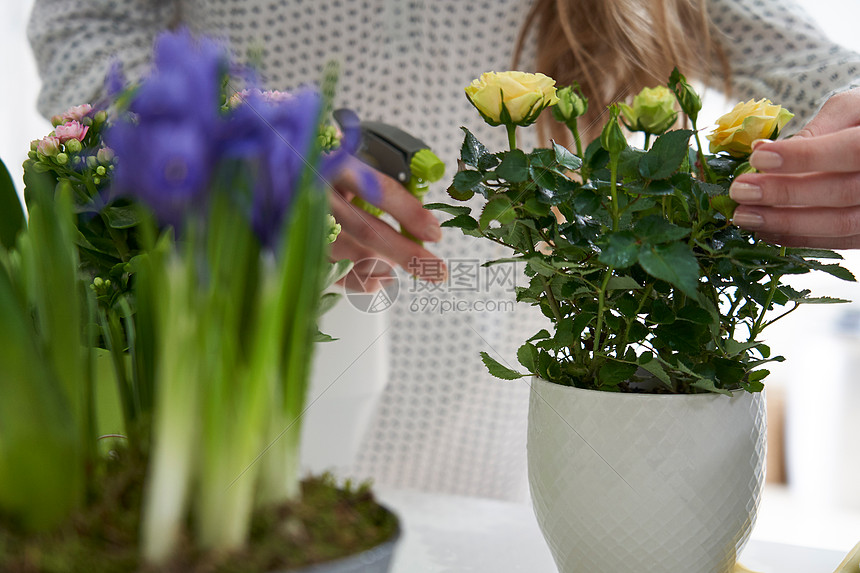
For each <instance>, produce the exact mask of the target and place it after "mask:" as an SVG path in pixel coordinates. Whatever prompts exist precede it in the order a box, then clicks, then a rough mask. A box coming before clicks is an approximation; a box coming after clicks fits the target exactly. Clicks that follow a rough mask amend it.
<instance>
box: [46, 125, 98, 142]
mask: <svg viewBox="0 0 860 573" xmlns="http://www.w3.org/2000/svg"><path fill="white" fill-rule="evenodd" d="M89 129H90V128H89V127H88V126H86V125H82V124H81V123H80V122H78V121H74V120H72V121H67V122H66V123H64V124H63V125H58V126H57V127H56V128H55V129H54V135H56V136H57V137H58V138H59V139H60V143H65V142H67V141H68V140H70V139H77V140H78V141H81V140H82V139H83V138H84V137H85V136H86V135H87V131H89Z"/></svg>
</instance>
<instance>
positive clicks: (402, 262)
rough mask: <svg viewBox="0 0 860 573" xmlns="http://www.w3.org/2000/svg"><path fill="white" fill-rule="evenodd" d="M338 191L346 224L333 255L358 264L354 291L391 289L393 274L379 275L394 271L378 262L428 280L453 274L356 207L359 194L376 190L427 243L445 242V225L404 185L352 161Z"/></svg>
mask: <svg viewBox="0 0 860 573" xmlns="http://www.w3.org/2000/svg"><path fill="white" fill-rule="evenodd" d="M332 187H333V189H334V190H333V191H332V192H331V193H330V203H331V211H332V215H334V218H335V220H337V222H338V223H340V225H341V233H340V235H338V237H337V240H336V241H335V242H334V243H333V244H332V257H333V258H334V259H335V260H339V259H350V260H352V261H354V262H356V263H357V264H356V266H355V267H354V268H353V271H352V272H351V273H350V274H351V275H353V274H354V275H356V276H350V280H349V285H350V287H352V286H353V285H355V284H361V285H362V286H363V290H364V291H365V292H372V291H375V290H378V289H380V288H382V287H383V286H385V283H386V282H387V281H388V280H390V279H391V275H389V274H387V273H386V274H378V273H379V272H380V271H383V272H384V271H387V270H389V269H388V268H387V267H386V265H380V264H376V263H377V262H378V261H377V259H383V260H384V261H387V262H389V263H391V264H392V265H399V266H401V267H403V268H404V269H407V270H408V271H409V273H410V274H416V275H417V276H419V278H422V279H425V280H429V281H433V282H441V281H444V280H445V278H446V276H447V271H446V269H445V265H444V263H442V261H441V259H439V258H438V257H436V255H434V254H433V253H431V252H430V251H428V250H427V249H425V248H423V247H421V246H420V245H418V244H417V243H415V242H414V241H411V240H410V239H407V238H406V237H404V236H403V235H401V234H400V232H399V231H398V230H396V229H394V228H393V227H391V225H389V224H388V223H385V222H384V221H382V220H381V219H379V218H378V217H374V216H373V215H371V214H370V213H368V212H367V211H365V210H364V209H361V208H360V207H356V206H355V205H353V204H352V203H351V200H352V198H353V197H355V196H356V195H358V196H360V197H363V198H365V199H368V198H369V197H368V195H369V194H370V193H368V191H367V188H368V187H376V191H377V192H376V193H372V194H373V195H374V196H375V198H374V201H373V203H374V204H375V205H376V206H377V207H379V208H380V209H382V210H383V211H385V212H386V213H388V214H390V215H391V216H392V217H394V219H396V220H397V221H398V222H399V223H400V224H401V225H403V227H404V228H406V230H408V231H409V232H410V233H412V234H413V235H414V236H415V237H418V238H419V239H421V240H424V241H434V242H435V241H438V240H440V239H441V238H442V229H441V227H440V226H439V221H437V220H436V217H434V216H433V214H432V213H431V212H430V211H428V210H426V209H424V208H423V207H422V205H421V202H420V201H418V199H416V198H415V197H413V196H412V195H411V194H410V193H409V192H408V191H407V190H406V188H404V187H403V185H401V184H400V183H398V182H397V181H395V180H394V179H392V178H391V177H388V176H387V175H383V174H382V173H380V172H378V171H376V170H374V169H372V168H370V167H368V166H367V165H365V164H364V163H362V162H360V161H358V160H357V159H352V160H350V162H349V164H348V166H347V167H346V168H345V169H343V170H342V171H341V173H340V176H339V177H338V178H337V179H336V180H335V181H333V182H332ZM356 279H357V280H356Z"/></svg>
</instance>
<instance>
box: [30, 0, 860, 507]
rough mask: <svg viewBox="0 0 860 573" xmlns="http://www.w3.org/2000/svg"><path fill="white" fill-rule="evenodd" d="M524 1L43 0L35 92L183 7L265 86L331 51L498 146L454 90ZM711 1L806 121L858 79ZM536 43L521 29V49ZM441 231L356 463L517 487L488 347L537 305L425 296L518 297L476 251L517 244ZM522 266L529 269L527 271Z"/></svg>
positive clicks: (735, 42)
mask: <svg viewBox="0 0 860 573" xmlns="http://www.w3.org/2000/svg"><path fill="white" fill-rule="evenodd" d="M529 5H530V2H529V1H528V0H473V1H469V2H463V1H462V0H434V1H429V0H180V1H171V0H161V1H157V0H90V1H88V2H81V1H80V0H36V3H35V8H34V11H33V16H32V19H31V23H30V28H29V35H30V38H31V42H32V44H33V46H34V51H35V54H36V58H37V60H38V63H39V66H40V69H41V73H42V76H43V78H44V80H45V83H44V87H43V90H42V93H41V96H40V98H39V102H38V105H39V109H40V111H41V112H42V113H43V114H44V115H46V116H51V115H52V114H56V113H58V112H60V111H62V110H63V109H65V108H66V107H68V106H69V105H72V104H76V103H80V102H84V101H92V100H94V99H95V98H97V96H98V92H99V89H100V86H101V85H102V80H103V77H104V73H105V71H106V69H107V68H108V65H109V63H110V61H111V59H113V58H117V57H118V58H119V59H121V60H122V61H123V63H124V65H125V69H126V72H127V74H128V75H129V76H130V77H131V78H132V79H134V78H137V77H139V76H140V75H141V74H142V73H144V72H145V70H146V67H147V56H148V54H149V49H150V48H149V47H150V45H151V42H152V40H153V38H154V37H155V35H156V34H157V33H158V32H159V31H161V30H163V29H165V28H167V27H169V26H171V25H175V24H176V23H178V22H182V23H185V24H186V25H188V26H189V27H191V29H192V30H193V31H194V32H198V33H205V34H210V35H213V34H214V35H217V36H221V37H223V38H224V39H225V41H227V42H229V44H230V46H231V48H232V49H233V50H234V52H235V53H236V54H237V55H239V56H240V57H242V56H243V55H245V54H248V53H249V52H257V53H259V54H260V55H261V57H260V60H261V63H262V67H261V72H262V77H263V80H264V83H265V84H266V87H267V88H271V89H286V90H288V89H293V88H295V87H297V86H299V85H301V84H304V83H308V82H311V81H313V80H315V79H316V78H318V77H319V70H320V68H321V66H322V65H324V64H325V63H326V62H327V61H329V60H332V59H336V60H338V61H339V62H340V64H341V75H340V81H339V86H338V95H337V99H338V103H339V104H340V105H346V106H349V107H351V108H353V109H355V110H356V111H358V113H359V114H360V115H361V117H363V118H364V119H375V120H382V121H386V122H388V123H392V124H395V125H398V126H400V127H402V128H403V129H406V130H407V131H409V132H411V133H413V134H415V135H418V136H419V137H421V138H422V139H424V140H425V141H426V142H427V143H429V144H430V146H431V147H432V148H433V149H434V150H435V151H436V152H437V153H439V155H440V156H441V157H442V158H443V159H444V160H445V161H446V163H447V165H449V166H455V165H456V157H457V152H458V149H459V146H460V143H461V142H462V134H461V132H460V131H459V130H458V129H457V128H458V126H461V125H465V126H468V127H469V128H470V129H472V130H473V131H474V132H475V134H476V135H477V136H478V137H479V139H481V140H482V141H484V142H485V143H487V144H488V146H490V147H491V148H493V149H496V150H501V149H504V147H505V142H506V138H505V134H504V130H501V129H492V128H489V127H488V126H486V125H483V124H482V123H481V121H480V118H479V117H478V115H477V113H475V111H474V109H473V108H472V107H471V106H470V105H469V104H468V102H467V101H466V99H465V97H464V95H463V91H462V90H463V87H464V86H466V85H467V84H468V83H469V82H470V81H471V80H472V79H473V78H475V77H477V76H478V75H480V74H481V73H482V72H484V71H488V70H497V71H500V70H504V69H507V68H508V67H509V65H510V64H509V62H510V59H511V50H512V46H513V45H514V42H515V39H516V36H517V32H518V30H519V28H520V25H521V23H522V22H523V19H524V16H525V14H526V12H527V11H528V9H529ZM710 6H711V8H710V10H711V17H712V19H713V21H714V23H715V24H716V26H717V27H718V28H719V30H720V32H721V36H720V40H721V41H722V43H723V45H724V46H725V49H726V52H727V56H728V57H729V60H730V65H731V68H732V70H733V72H734V76H733V82H734V85H735V88H736V89H737V91H738V94H739V95H740V96H742V97H744V98H746V97H771V98H772V99H773V100H774V101H778V102H781V103H785V104H786V105H788V106H789V107H790V108H791V109H792V111H794V112H795V113H796V114H797V116H798V119H799V121H796V122H793V123H794V124H795V125H797V126H798V127H800V126H802V125H803V123H804V122H805V121H806V120H808V119H809V118H810V117H811V116H812V114H814V112H815V111H816V110H817V109H818V108H819V106H820V105H821V104H822V103H823V101H824V100H825V98H826V97H827V96H828V95H829V94H831V93H833V92H834V91H837V90H841V89H846V88H848V87H851V86H852V85H854V84H855V83H856V80H857V77H858V73H857V70H858V69H860V68H858V66H860V55H857V54H855V53H852V52H849V51H847V50H844V49H841V48H839V47H838V46H834V45H833V44H832V43H831V42H829V41H828V40H827V39H826V38H825V37H824V36H823V34H822V33H821V32H820V31H819V30H818V29H816V28H815V27H814V26H812V25H811V24H809V23H808V19H807V17H806V16H805V15H804V14H803V12H801V11H800V10H799V9H798V8H797V7H796V6H794V5H792V4H790V3H789V2H785V1H780V0H750V1H739V0H712V1H711V2H710ZM531 55H532V52H531V48H529V47H528V46H527V50H526V54H525V58H524V61H525V62H529V61H531ZM716 85H720V82H716ZM525 144H526V146H528V145H529V144H530V142H525ZM448 175H449V176H450V175H451V173H450V167H449V173H448ZM444 187H445V186H444V185H439V186H438V187H436V188H434V189H432V190H431V192H430V195H429V197H428V201H444V200H445V193H444ZM431 248H432V249H433V250H434V251H435V252H436V253H437V254H438V255H439V256H440V257H442V258H443V259H445V260H446V261H447V262H448V265H449V267H451V269H452V271H453V270H454V268H455V266H456V267H458V268H461V269H465V271H468V272H465V271H464V272H463V273H462V274H461V275H460V276H458V275H457V273H454V272H452V281H451V283H450V284H449V285H447V286H445V287H443V288H442V289H441V290H436V291H432V290H428V289H429V287H426V286H422V285H420V284H414V283H413V282H412V279H410V278H409V277H408V275H407V274H406V273H404V274H402V275H401V277H402V281H403V285H404V287H405V288H402V289H401V295H400V298H398V300H397V302H396V303H395V304H394V306H393V307H392V308H391V309H390V310H389V311H388V312H387V314H386V317H387V320H388V322H389V324H388V330H387V331H386V335H387V336H388V337H389V344H390V360H391V364H390V380H389V383H388V386H387V389H386V392H385V394H384V396H383V398H382V400H381V403H380V406H379V408H378V412H377V414H376V417H375V421H374V422H373V423H372V425H371V427H370V429H369V432H368V435H367V437H366V440H365V444H364V446H363V448H362V452H361V454H360V456H359V460H358V463H357V467H356V468H355V471H354V474H355V475H357V476H371V477H373V478H374V480H375V482H376V483H377V484H378V485H383V486H392V487H401V488H415V489H422V490H428V491H440V492H449V493H455V494H464V495H478V496H487V497H496V498H502V499H512V500H522V499H525V498H526V496H527V483H526V470H525V436H526V431H525V427H526V413H527V407H528V393H529V388H528V385H527V383H526V382H525V381H510V382H502V381H499V380H496V379H494V378H492V377H490V376H489V374H487V372H486V370H485V368H484V366H483V364H482V363H481V361H480V358H479V352H480V351H487V352H488V353H490V354H491V355H493V356H494V357H496V358H497V359H500V360H502V361H503V362H507V363H508V364H510V365H512V366H516V358H515V356H516V349H517V347H518V346H519V345H520V344H521V343H522V341H523V340H524V339H525V338H527V337H528V336H530V335H531V334H533V333H535V332H536V331H537V330H539V329H540V328H542V327H544V326H546V324H545V321H544V319H543V317H542V316H540V315H539V313H536V312H535V311H534V309H532V308H528V307H526V308H520V307H515V308H516V310H511V308H504V307H503V308H497V309H496V310H495V311H493V312H468V311H462V312H457V311H454V312H449V313H446V314H439V312H438V310H437V312H422V311H421V310H422V306H423V305H424V303H426V302H427V301H428V300H430V299H431V298H432V297H435V298H436V299H438V300H457V301H462V302H463V303H464V304H465V305H472V306H474V305H475V303H478V304H485V305H487V306H489V303H494V302H495V301H500V302H504V301H508V304H509V306H512V303H511V302H510V301H513V300H514V295H513V292H512V285H511V281H510V276H508V277H505V276H502V274H503V273H502V274H495V275H494V274H490V273H489V272H485V271H486V269H481V270H480V271H477V269H476V265H477V264H478V263H479V262H482V261H485V260H488V259H490V258H497V257H502V256H507V255H508V254H509V253H506V252H504V251H502V250H500V248H498V247H496V246H494V245H492V244H488V242H486V241H477V240H476V239H473V238H470V237H464V236H462V235H461V234H460V233H459V232H458V231H452V232H447V233H446V234H445V238H444V239H443V241H442V242H441V243H440V244H438V245H434V246H433V247H431ZM458 261H459V262H458ZM514 276H516V277H517V278H516V284H517V285H520V286H522V285H523V284H524V278H523V277H522V275H514ZM476 282H477V284H475V283H476ZM466 283H468V284H466ZM404 291H405V292H404ZM369 342H370V341H368V343H369Z"/></svg>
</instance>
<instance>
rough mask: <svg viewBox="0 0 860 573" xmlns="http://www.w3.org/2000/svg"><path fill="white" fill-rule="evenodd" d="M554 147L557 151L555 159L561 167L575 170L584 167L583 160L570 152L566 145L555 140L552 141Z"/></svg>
mask: <svg viewBox="0 0 860 573" xmlns="http://www.w3.org/2000/svg"><path fill="white" fill-rule="evenodd" d="M552 149H553V151H555V161H556V163H558V164H559V165H560V166H561V167H564V168H565V169H567V170H570V171H574V170H576V169H579V168H580V167H582V160H581V159H580V158H579V157H577V156H576V155H574V154H573V153H571V152H570V150H569V149H567V148H566V147H564V146H561V145H559V144H557V143H556V142H555V141H553V142H552Z"/></svg>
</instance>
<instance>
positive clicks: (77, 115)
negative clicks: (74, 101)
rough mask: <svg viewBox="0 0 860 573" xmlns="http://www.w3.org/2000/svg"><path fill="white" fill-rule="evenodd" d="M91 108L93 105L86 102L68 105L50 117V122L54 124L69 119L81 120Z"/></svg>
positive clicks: (62, 122)
mask: <svg viewBox="0 0 860 573" xmlns="http://www.w3.org/2000/svg"><path fill="white" fill-rule="evenodd" d="M92 110H93V106H91V105H90V104H88V103H84V104H81V105H76V106H74V107H70V108H69V109H67V110H66V111H64V112H63V113H61V114H59V115H55V116H54V117H52V118H51V123H52V124H53V125H55V126H57V125H62V124H64V123H68V122H70V121H81V120H82V119H84V118H85V117H86V116H87V115H89V113H90V112H91V111H92Z"/></svg>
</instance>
